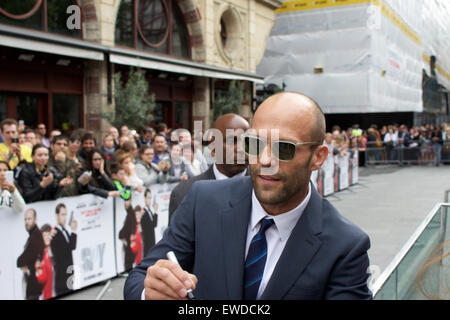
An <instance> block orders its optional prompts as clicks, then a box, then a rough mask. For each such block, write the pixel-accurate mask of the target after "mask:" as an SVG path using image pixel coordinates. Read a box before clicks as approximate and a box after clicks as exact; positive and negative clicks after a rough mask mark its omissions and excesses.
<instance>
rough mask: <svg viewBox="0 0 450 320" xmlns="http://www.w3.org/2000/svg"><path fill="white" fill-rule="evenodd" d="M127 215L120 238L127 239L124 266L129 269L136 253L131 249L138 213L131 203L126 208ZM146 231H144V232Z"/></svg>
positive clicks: (124, 247)
mask: <svg viewBox="0 0 450 320" xmlns="http://www.w3.org/2000/svg"><path fill="white" fill-rule="evenodd" d="M126 211H127V216H126V217H125V222H124V224H123V227H122V229H120V231H119V239H121V240H122V239H123V240H125V244H124V246H123V249H124V251H125V257H124V267H125V270H126V271H128V270H130V269H131V268H133V263H134V260H135V258H136V255H135V254H134V253H133V251H132V250H131V247H130V245H131V235H132V234H135V233H136V223H137V222H136V214H135V213H134V209H133V207H132V206H131V205H130V206H129V207H128V208H126ZM143 233H144V232H143Z"/></svg>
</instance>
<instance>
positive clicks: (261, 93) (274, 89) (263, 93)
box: [252, 81, 286, 113]
mask: <svg viewBox="0 0 450 320" xmlns="http://www.w3.org/2000/svg"><path fill="white" fill-rule="evenodd" d="M281 86H282V87H281V88H280V87H279V86H277V85H276V84H274V83H269V84H268V85H263V86H259V87H257V88H256V97H254V98H252V111H253V113H255V112H256V110H257V109H258V107H259V105H260V104H261V103H263V101H264V100H266V99H267V98H268V97H270V96H271V95H274V94H275V93H278V92H282V91H284V89H286V84H285V83H284V81H283V82H282V85H281Z"/></svg>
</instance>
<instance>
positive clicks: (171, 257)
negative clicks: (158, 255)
mask: <svg viewBox="0 0 450 320" xmlns="http://www.w3.org/2000/svg"><path fill="white" fill-rule="evenodd" d="M166 256H167V259H169V260H170V261H172V262H175V263H176V264H178V265H180V264H179V263H178V259H177V257H176V256H175V253H174V252H173V251H169V252H167V254H166ZM187 297H188V299H189V300H195V296H194V293H193V292H192V289H190V288H189V289H187Z"/></svg>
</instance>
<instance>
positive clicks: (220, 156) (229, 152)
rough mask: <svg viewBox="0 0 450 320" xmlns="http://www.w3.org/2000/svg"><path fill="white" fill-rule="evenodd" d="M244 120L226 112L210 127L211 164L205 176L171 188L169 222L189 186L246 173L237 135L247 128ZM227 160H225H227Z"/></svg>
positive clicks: (245, 164)
mask: <svg viewBox="0 0 450 320" xmlns="http://www.w3.org/2000/svg"><path fill="white" fill-rule="evenodd" d="M249 127H250V125H249V123H248V121H247V120H245V119H244V118H242V117H241V116H239V115H237V114H234V113H228V114H224V115H222V116H220V117H219V118H217V120H216V121H215V122H214V124H213V130H210V131H209V132H207V134H211V136H212V142H211V145H210V147H211V149H212V150H211V156H212V157H213V159H214V160H215V161H214V164H213V165H212V166H211V167H209V169H208V170H206V171H205V172H204V173H202V174H200V175H198V176H195V177H192V178H191V179H189V180H187V181H183V182H181V183H180V184H178V185H177V186H176V187H175V189H173V191H172V193H171V194H170V202H169V222H170V220H171V218H172V215H173V212H174V211H175V209H176V208H178V206H179V205H180V203H181V201H183V199H184V197H185V196H186V194H187V193H188V192H189V189H190V188H191V186H192V184H193V183H194V182H196V181H200V180H224V179H228V178H232V177H238V176H245V175H246V174H248V170H247V166H248V162H247V159H246V156H245V154H244V152H243V149H242V146H241V143H240V136H241V135H242V134H243V133H244V132H245V131H247V130H248V129H249ZM227 159H228V161H227Z"/></svg>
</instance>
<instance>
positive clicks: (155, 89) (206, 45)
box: [0, 0, 281, 136]
mask: <svg viewBox="0 0 450 320" xmlns="http://www.w3.org/2000/svg"><path fill="white" fill-rule="evenodd" d="M2 3H5V4H2V5H1V6H0V117H1V118H2V119H4V118H7V117H9V118H15V119H18V120H24V122H25V124H26V125H27V126H30V127H35V126H36V125H37V124H38V123H40V122H43V123H45V124H46V125H47V127H48V128H49V129H52V128H58V129H62V130H63V131H64V132H70V131H71V130H73V129H76V128H85V129H87V130H92V131H95V132H96V133H97V134H99V136H100V135H101V133H104V132H105V131H106V130H107V129H108V128H109V126H110V124H109V123H108V122H107V121H106V120H104V119H103V118H102V117H101V114H102V113H105V112H109V111H112V110H114V108H115V105H114V85H113V83H114V82H113V77H114V74H115V73H117V72H120V73H122V74H123V75H125V76H126V74H127V73H128V71H129V70H130V68H132V67H138V68H141V69H142V70H145V72H146V79H147V80H148V83H149V93H154V94H155V99H156V106H155V109H154V110H153V115H154V121H153V122H152V123H151V124H150V125H153V124H155V123H156V122H160V121H163V122H166V123H167V124H168V126H169V127H171V128H177V127H186V128H190V129H193V122H194V121H196V120H201V121H203V126H204V128H207V127H209V126H210V124H211V122H212V120H213V119H212V117H213V105H214V97H215V92H216V89H217V88H219V89H220V88H223V87H224V86H226V84H227V83H228V82H229V81H230V80H238V81H242V82H244V83H245V86H244V87H245V88H246V89H245V90H246V91H247V94H246V95H245V96H246V99H245V101H244V103H243V105H242V106H241V108H240V113H241V114H242V115H243V116H244V117H246V118H250V117H251V115H252V111H251V110H252V107H251V105H252V99H251V97H252V94H253V92H254V84H255V83H262V82H263V77H262V76H258V75H257V74H256V73H255V72H256V66H257V65H258V63H259V61H260V60H261V58H262V56H263V54H264V49H265V43H266V40H267V38H268V36H269V33H270V30H271V28H272V25H273V22H274V11H275V9H277V8H279V7H280V5H281V3H280V1H276V0H226V1H225V0H29V1H8V2H2ZM135 129H138V128H135Z"/></svg>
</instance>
